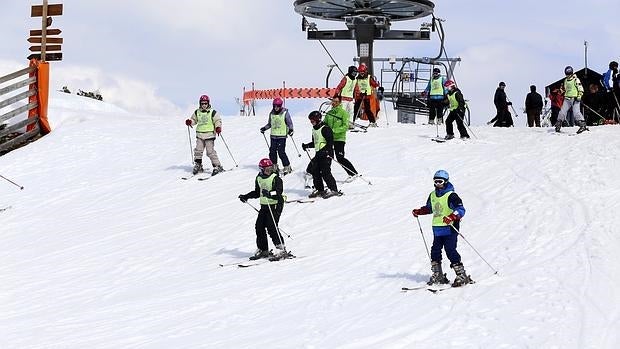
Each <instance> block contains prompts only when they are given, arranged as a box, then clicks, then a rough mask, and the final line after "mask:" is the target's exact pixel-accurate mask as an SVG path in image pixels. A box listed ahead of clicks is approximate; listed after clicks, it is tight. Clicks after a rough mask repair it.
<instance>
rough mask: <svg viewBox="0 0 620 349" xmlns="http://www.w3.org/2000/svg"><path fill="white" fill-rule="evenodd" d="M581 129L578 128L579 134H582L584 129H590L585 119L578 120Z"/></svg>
mask: <svg viewBox="0 0 620 349" xmlns="http://www.w3.org/2000/svg"><path fill="white" fill-rule="evenodd" d="M577 123H578V124H579V125H578V126H579V129H578V130H577V134H580V133H581V132H583V131H590V129H589V128H588V127H587V126H586V123H585V121H578V122H577Z"/></svg>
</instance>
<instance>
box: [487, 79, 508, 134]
mask: <svg viewBox="0 0 620 349" xmlns="http://www.w3.org/2000/svg"><path fill="white" fill-rule="evenodd" d="M505 87H506V83H505V82H503V81H502V82H500V83H499V87H497V90H495V97H493V103H494V104H495V109H497V114H496V115H495V117H494V118H493V119H491V121H489V122H487V124H488V125H490V124H493V123H494V124H493V127H511V126H514V123H513V121H512V115H510V112H509V111H508V106H510V105H512V102H508V97H506V92H504V88H505Z"/></svg>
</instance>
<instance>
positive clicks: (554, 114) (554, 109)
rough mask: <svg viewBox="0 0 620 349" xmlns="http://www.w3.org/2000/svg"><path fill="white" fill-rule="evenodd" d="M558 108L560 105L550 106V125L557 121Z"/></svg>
mask: <svg viewBox="0 0 620 349" xmlns="http://www.w3.org/2000/svg"><path fill="white" fill-rule="evenodd" d="M560 109H561V108H560V107H556V106H555V105H552V106H551V117H550V118H549V121H551V125H555V123H556V122H557V121H558V115H559V114H560Z"/></svg>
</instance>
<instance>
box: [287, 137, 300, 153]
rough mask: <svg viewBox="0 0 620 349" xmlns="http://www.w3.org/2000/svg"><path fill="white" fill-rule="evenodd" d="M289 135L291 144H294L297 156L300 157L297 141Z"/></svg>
mask: <svg viewBox="0 0 620 349" xmlns="http://www.w3.org/2000/svg"><path fill="white" fill-rule="evenodd" d="M289 137H291V140H292V141H293V145H294V146H295V151H296V152H297V157H301V153H300V152H299V148H297V143H296V142H295V138H293V136H289Z"/></svg>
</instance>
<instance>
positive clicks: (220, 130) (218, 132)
mask: <svg viewBox="0 0 620 349" xmlns="http://www.w3.org/2000/svg"><path fill="white" fill-rule="evenodd" d="M221 132H222V128H221V127H219V126H218V127H216V128H215V133H217V135H218V136H219V135H220V133H221Z"/></svg>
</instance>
